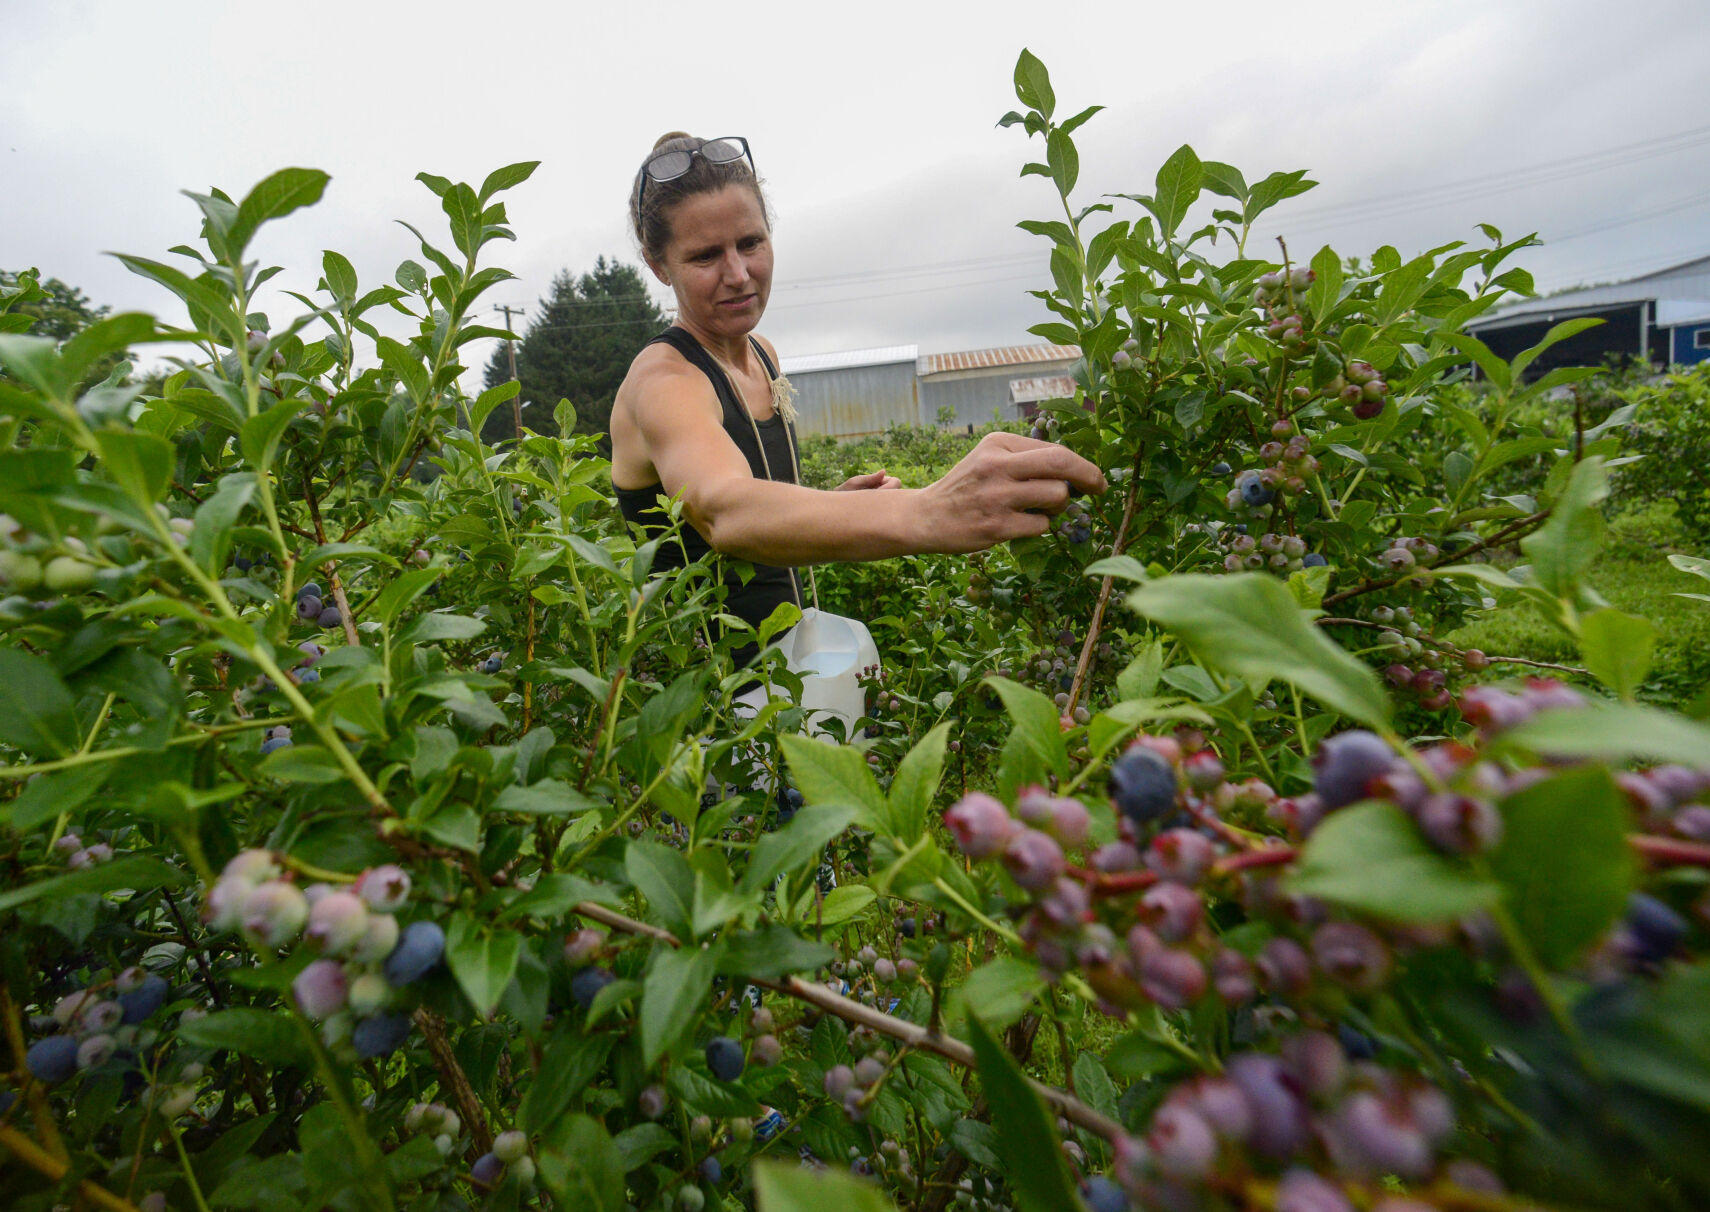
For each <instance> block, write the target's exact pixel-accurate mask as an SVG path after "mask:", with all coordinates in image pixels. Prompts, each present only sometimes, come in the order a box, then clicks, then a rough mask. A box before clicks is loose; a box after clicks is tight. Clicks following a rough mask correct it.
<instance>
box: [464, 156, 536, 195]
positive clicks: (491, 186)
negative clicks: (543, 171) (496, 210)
mask: <svg viewBox="0 0 1710 1212" xmlns="http://www.w3.org/2000/svg"><path fill="white" fill-rule="evenodd" d="M539 167H540V161H539V160H519V161H518V162H517V163H515V164H507V165H505V166H504V167H503V168H495V169H494V170H493V171H492V172H490V173H488V174H487V179H486V180H485V181H483V182H481V192H480V194H479V197H480V200H481V202H482V203H483V204H485V203H486V201H487V199H488V198H491V197H492V196H493V195H494V194H496V193H498V192H500V191H501V190H506V189H510V188H512V187H513V186H517V185H521V184H522V183H523V182H524V181H527V180H528V179H529V178H530V177H531V176H533V175H534V170H535V169H537V168H539Z"/></svg>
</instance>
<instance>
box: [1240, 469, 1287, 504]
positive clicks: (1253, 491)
mask: <svg viewBox="0 0 1710 1212" xmlns="http://www.w3.org/2000/svg"><path fill="white" fill-rule="evenodd" d="M1235 487H1236V489H1237V490H1238V491H1239V492H1240V493H1241V499H1242V500H1243V501H1245V502H1246V503H1247V504H1248V505H1250V506H1252V507H1253V508H1254V509H1257V508H1258V507H1259V506H1261V505H1269V504H1270V503H1271V502H1272V501H1274V500H1276V496H1277V490H1276V489H1274V488H1272V487H1271V486H1270V485H1269V484H1266V483H1265V481H1264V480H1263V479H1262V478H1261V477H1260V476H1259V473H1258V472H1256V471H1246V472H1242V473H1241V476H1240V478H1239V479H1238V481H1237V482H1236V485H1235Z"/></svg>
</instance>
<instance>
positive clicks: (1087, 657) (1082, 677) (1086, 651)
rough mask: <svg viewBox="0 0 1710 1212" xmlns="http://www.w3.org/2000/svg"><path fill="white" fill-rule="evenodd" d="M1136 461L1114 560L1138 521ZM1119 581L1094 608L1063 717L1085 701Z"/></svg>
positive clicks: (1107, 584) (1104, 588) (1103, 588)
mask: <svg viewBox="0 0 1710 1212" xmlns="http://www.w3.org/2000/svg"><path fill="white" fill-rule="evenodd" d="M1141 457H1142V456H1141V455H1135V457H1134V470H1133V474H1132V475H1131V476H1130V477H1129V484H1128V500H1127V501H1126V502H1124V504H1123V507H1122V522H1121V524H1120V525H1119V526H1118V527H1117V528H1116V540H1115V541H1114V542H1113V543H1111V545H1110V554H1111V556H1112V558H1114V557H1116V556H1119V555H1121V554H1122V550H1123V547H1124V546H1125V544H1126V543H1127V541H1128V524H1129V523H1130V522H1132V521H1133V520H1134V506H1135V505H1136V504H1138V503H1139V500H1140V459H1141ZM1115 583H1116V578H1115V577H1111V576H1107V577H1105V578H1104V583H1103V584H1102V585H1100V586H1099V589H1098V604H1097V605H1095V606H1094V607H1093V612H1092V620H1091V622H1089V623H1088V624H1087V638H1086V640H1085V641H1084V642H1083V643H1082V644H1081V656H1080V659H1079V660H1078V661H1076V662H1075V680H1074V681H1073V682H1072V683H1071V684H1070V686H1069V705H1068V706H1067V707H1065V708H1063V714H1064V715H1067V716H1070V717H1071V718H1072V717H1073V716H1074V714H1075V704H1076V703H1079V702H1080V701H1081V690H1082V689H1083V688H1084V687H1085V685H1086V680H1087V670H1088V669H1090V668H1091V667H1092V657H1093V651H1094V650H1095V649H1096V648H1097V647H1098V637H1099V632H1100V631H1101V630H1102V629H1103V627H1104V608H1105V606H1107V605H1108V604H1109V602H1110V591H1111V587H1112V586H1113V585H1114V584H1115Z"/></svg>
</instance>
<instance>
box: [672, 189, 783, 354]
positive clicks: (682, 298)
mask: <svg viewBox="0 0 1710 1212" xmlns="http://www.w3.org/2000/svg"><path fill="white" fill-rule="evenodd" d="M670 218H671V242H670V244H668V245H666V247H665V258H664V260H663V261H662V262H652V261H649V263H648V264H649V266H650V268H651V269H652V270H653V273H654V275H655V276H656V277H658V278H659V280H660V281H661V282H665V283H668V284H669V285H670V287H671V289H672V290H673V291H674V292H675V293H676V295H677V314H678V318H679V319H680V320H683V321H686V322H687V323H688V324H689V325H690V326H691V327H692V328H695V329H698V330H700V331H702V332H705V333H707V334H709V335H713V336H730V337H741V336H745V335H747V334H748V333H750V332H753V331H754V329H755V327H756V326H757V325H758V324H759V323H760V315H761V313H762V312H764V311H765V310H766V300H767V298H768V297H769V295H770V294H771V290H772V233H771V232H770V231H769V230H768V229H767V227H766V214H765V212H764V211H763V210H762V209H761V208H760V199H759V198H757V197H755V195H754V191H753V190H751V189H749V188H747V187H746V186H742V185H726V186H724V187H723V188H722V189H718V190H715V191H713V192H711V193H704V194H692V195H690V196H689V197H687V198H684V199H683V200H682V201H681V202H679V203H677V205H676V206H675V207H674V208H672V210H671V214H670Z"/></svg>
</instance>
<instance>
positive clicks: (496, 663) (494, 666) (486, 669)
mask: <svg viewBox="0 0 1710 1212" xmlns="http://www.w3.org/2000/svg"><path fill="white" fill-rule="evenodd" d="M504 667H505V658H504V657H502V656H500V655H499V654H498V653H496V652H495V653H494V654H493V655H492V656H490V657H488V658H487V659H486V660H484V661H482V662H481V672H482V673H497V672H499V670H501V669H503V668H504Z"/></svg>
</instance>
